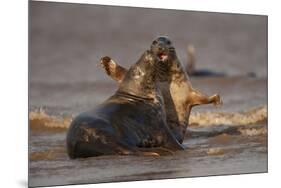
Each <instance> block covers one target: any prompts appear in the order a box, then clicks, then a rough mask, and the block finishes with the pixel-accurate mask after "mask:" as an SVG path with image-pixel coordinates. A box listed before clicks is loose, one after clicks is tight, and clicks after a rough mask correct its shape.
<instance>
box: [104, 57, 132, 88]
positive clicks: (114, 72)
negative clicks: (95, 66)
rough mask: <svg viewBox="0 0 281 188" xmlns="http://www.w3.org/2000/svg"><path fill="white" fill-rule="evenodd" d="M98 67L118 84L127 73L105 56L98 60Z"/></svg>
mask: <svg viewBox="0 0 281 188" xmlns="http://www.w3.org/2000/svg"><path fill="white" fill-rule="evenodd" d="M100 65H101V66H102V67H103V69H104V70H105V73H106V74H107V75H108V76H110V77H111V78H112V79H113V80H115V81H117V82H118V83H120V82H121V81H122V80H123V78H124V77H125V75H126V73H127V71H128V70H127V69H126V68H124V67H122V66H120V65H118V64H117V63H116V62H115V61H113V60H112V58H110V57H108V56H105V57H102V58H101V60H100Z"/></svg>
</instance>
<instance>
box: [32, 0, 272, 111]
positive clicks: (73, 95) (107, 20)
mask: <svg viewBox="0 0 281 188" xmlns="http://www.w3.org/2000/svg"><path fill="white" fill-rule="evenodd" d="M29 26H30V27H29V32H30V33H29V34H30V35H29V40H30V43H29V82H30V93H29V94H30V105H31V108H30V109H31V110H33V109H34V108H38V107H42V106H43V107H46V108H47V109H48V110H49V111H50V113H55V114H57V113H66V114H77V113H79V112H81V111H84V110H88V109H89V108H92V107H93V106H95V105H96V104H98V103H101V102H102V101H103V100H105V99H106V98H108V97H109V96H110V95H112V94H113V93H114V91H115V90H116V88H117V84H116V83H115V82H114V81H112V80H111V79H110V78H109V77H107V76H106V75H105V73H104V71H103V69H102V68H101V67H98V66H96V65H97V64H98V62H99V59H100V58H101V57H102V56H105V55H108V56H111V57H112V58H113V59H115V60H116V61H117V62H118V63H119V64H121V65H123V66H125V67H129V66H130V65H131V64H133V63H135V62H136V60H137V59H138V58H139V57H140V55H141V54H142V52H143V51H144V50H146V49H148V48H149V46H150V44H151V42H152V40H153V39H154V38H155V37H157V36H158V35H166V36H168V37H169V38H170V39H171V40H172V41H173V43H174V46H175V47H176V51H177V54H178V57H179V59H180V60H181V63H182V64H183V65H184V66H186V62H187V51H186V50H187V46H188V45H189V44H192V45H193V46H194V47H195V57H196V63H197V64H196V68H197V69H208V70H211V71H216V72H222V73H224V74H226V75H227V78H226V77H224V78H192V77H191V81H192V83H193V84H194V86H195V87H196V88H198V89H199V90H201V91H203V92H205V93H206V94H209V95H211V94H213V93H220V94H221V95H222V97H223V99H224V103H225V105H224V107H223V108H220V109H219V110H227V111H233V110H234V111H237V110H241V109H245V108H250V107H254V106H259V105H262V104H265V103H267V17H266V16H256V15H242V14H223V13H208V12H194V11H175V10H164V9H161V10H160V9H149V8H128V7H115V6H102V5H85V4H84V5H83V4H70V3H53V2H33V1H31V3H30V22H29ZM248 73H254V74H255V75H256V77H255V78H248V77H247V74H248ZM245 76H246V78H244V77H245ZM200 109H202V110H204V109H207V110H217V109H215V108H213V107H211V108H208V107H207V108H206V107H203V108H201V107H199V108H198V110H200Z"/></svg>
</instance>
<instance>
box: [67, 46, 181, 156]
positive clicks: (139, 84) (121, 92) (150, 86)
mask: <svg viewBox="0 0 281 188" xmlns="http://www.w3.org/2000/svg"><path fill="white" fill-rule="evenodd" d="M156 61H157V60H156V57H155V55H154V54H153V53H151V51H146V52H145V53H144V54H143V55H142V56H141V58H140V59H139V60H138V61H137V63H135V64H134V65H133V66H132V67H131V68H130V69H129V70H128V71H126V72H127V73H126V75H125V76H124V78H123V80H122V82H121V83H120V85H119V88H118V90H117V92H116V93H115V94H114V95H113V96H111V97H110V98H109V99H107V100H106V101H105V102H103V103H102V104H101V105H99V106H98V107H97V108H95V109H93V110H91V111H88V112H84V113H82V114H80V115H78V116H77V117H76V118H75V119H74V120H73V121H72V123H71V125H70V127H69V129H68V132H67V139H66V141H67V152H68V155H69V157H70V158H80V157H92V156H99V155H113V154H120V155H149V156H159V155H160V154H159V153H158V152H157V151H158V149H159V148H163V150H167V151H173V150H183V149H184V148H183V147H182V145H181V144H180V143H179V142H178V141H177V139H176V138H175V136H174V135H173V134H172V133H171V131H170V129H169V128H168V126H167V123H166V114H165V109H164V104H163V97H162V95H161V92H160V90H159V89H158V88H157V79H156V77H157V74H156V66H155V62H156ZM146 148H148V150H146Z"/></svg>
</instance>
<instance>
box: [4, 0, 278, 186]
mask: <svg viewBox="0 0 281 188" xmlns="http://www.w3.org/2000/svg"><path fill="white" fill-rule="evenodd" d="M64 2H65V1H64ZM67 2H76V3H78V2H79V3H91V4H107V5H125V6H134V7H154V8H155V7H157V8H169V9H185V10H200V11H211V12H229V13H246V14H267V15H269V96H268V97H269V173H268V174H250V175H235V176H217V177H204V178H186V179H174V180H156V181H138V182H129V183H107V184H92V185H81V186H68V187H77V188H78V187H113V186H114V187H124V188H127V187H128V188H129V187H130V188H131V187H132V186H133V187H135V186H137V187H147V186H154V187H157V186H159V187H160V186H161V187H163V186H164V187H177V188H178V187H181V188H182V187H196V188H198V187H216V188H219V187H223V188H225V187H230V188H232V187H235V188H237V187H245V186H251V187H255V188H258V187H263V188H264V187H268V186H270V185H278V184H279V185H280V181H278V180H279V178H280V171H279V169H280V160H281V157H280V146H279V145H280V143H281V142H280V139H278V138H280V136H279V135H280V134H281V131H280V127H281V126H280V123H279V121H280V119H279V118H278V117H279V116H280V115H279V111H280V100H279V98H280V96H281V92H280V88H281V87H280V83H279V78H280V76H279V75H280V70H281V69H280V55H279V54H280V42H281V41H280V35H281V29H280V26H281V24H280V20H281V19H280V6H278V1H274V0H267V1H266V0H247V1H246V0H212V1H206V0H185V1H181V0H172V1H169V0H165V1H164V0H153V1H151V0H143V1H140V0H134V1H130V0H126V1H125V0H111V1H110V0H95V1H94V0H87V1H86V0H80V1H78V0H69V1H67ZM0 9H1V10H0V14H1V15H0V23H1V29H0V31H1V34H0V37H1V40H0V45H1V49H0V57H1V59H0V65H1V68H0V70H1V74H0V76H1V85H0V86H1V108H0V109H1V113H0V114H1V115H2V116H1V121H0V122H1V125H0V126H1V136H0V138H1V141H0V143H1V150H0V151H1V153H0V157H1V158H0V162H1V182H0V184H1V187H23V185H26V181H27V113H28V111H27V83H28V80H27V74H28V72H27V1H23V0H14V1H12V0H7V1H3V2H1V6H0ZM3 129H4V130H3ZM25 187H26V186H25Z"/></svg>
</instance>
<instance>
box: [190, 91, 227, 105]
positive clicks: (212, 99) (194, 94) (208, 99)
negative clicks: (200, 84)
mask: <svg viewBox="0 0 281 188" xmlns="http://www.w3.org/2000/svg"><path fill="white" fill-rule="evenodd" d="M211 103H213V104H214V105H215V106H219V105H222V104H223V102H222V100H221V97H220V95H218V94H215V95H212V96H207V95H204V94H202V93H201V92H199V91H197V90H195V89H193V90H192V91H191V105H192V106H196V105H201V104H211Z"/></svg>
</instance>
